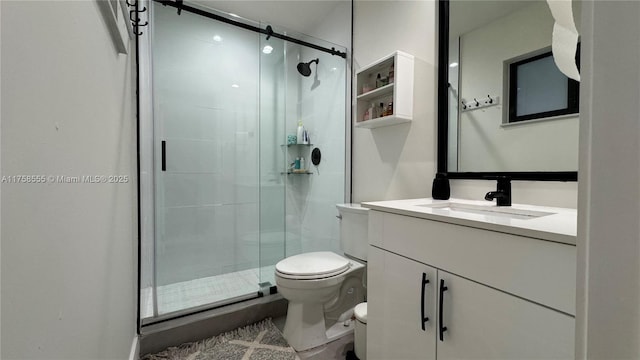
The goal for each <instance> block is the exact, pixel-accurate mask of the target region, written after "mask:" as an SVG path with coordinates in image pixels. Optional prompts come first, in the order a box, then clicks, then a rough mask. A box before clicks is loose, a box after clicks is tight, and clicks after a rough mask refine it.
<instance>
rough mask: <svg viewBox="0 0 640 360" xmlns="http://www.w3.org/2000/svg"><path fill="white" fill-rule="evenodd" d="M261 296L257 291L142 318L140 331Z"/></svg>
mask: <svg viewBox="0 0 640 360" xmlns="http://www.w3.org/2000/svg"><path fill="white" fill-rule="evenodd" d="M263 296H264V295H263V293H262V292H261V291H258V292H256V293H251V294H247V295H242V296H236V297H233V298H229V299H225V300H221V301H217V302H214V303H209V304H205V305H201V306H196V307H192V308H188V309H184V310H180V311H173V312H170V313H166V314H162V315H158V316H155V317H149V318H144V319H142V329H143V330H144V328H145V327H146V326H150V325H155V324H159V323H163V322H168V321H172V320H177V319H182V318H186V317H189V316H192V315H197V314H200V313H204V312H207V311H211V310H216V309H220V308H224V307H227V306H230V305H234V304H238V303H242V302H245V301H249V300H253V299H257V298H260V297H263ZM143 332H144V331H143Z"/></svg>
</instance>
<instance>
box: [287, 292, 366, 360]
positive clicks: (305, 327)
mask: <svg viewBox="0 0 640 360" xmlns="http://www.w3.org/2000/svg"><path fill="white" fill-rule="evenodd" d="M353 329H354V322H353V321H352V320H349V326H344V323H343V322H338V323H335V324H334V325H332V326H331V327H329V328H328V329H327V327H326V325H325V320H324V305H323V304H321V303H320V304H319V303H305V304H301V303H295V302H289V309H288V311H287V319H286V321H285V324H284V332H283V335H284V338H285V339H286V340H287V342H289V345H291V347H292V348H294V349H295V350H296V351H304V350H309V349H312V348H314V347H318V346H321V345H324V344H327V343H330V342H332V341H334V340H336V339H339V338H341V337H342V336H345V335H347V334H349V333H351V332H353Z"/></svg>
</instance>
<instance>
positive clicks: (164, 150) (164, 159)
mask: <svg viewBox="0 0 640 360" xmlns="http://www.w3.org/2000/svg"><path fill="white" fill-rule="evenodd" d="M162 171H167V142H166V141H165V140H162Z"/></svg>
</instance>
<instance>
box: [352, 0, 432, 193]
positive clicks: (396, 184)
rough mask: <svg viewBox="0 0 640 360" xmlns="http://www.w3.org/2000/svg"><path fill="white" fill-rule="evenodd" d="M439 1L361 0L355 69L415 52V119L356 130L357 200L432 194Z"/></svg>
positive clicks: (354, 188) (354, 187)
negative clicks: (437, 9) (399, 53)
mask: <svg viewBox="0 0 640 360" xmlns="http://www.w3.org/2000/svg"><path fill="white" fill-rule="evenodd" d="M436 7H437V2H435V1H356V2H355V10H354V40H353V58H354V69H353V70H354V72H357V71H358V69H360V68H362V67H364V66H367V65H369V64H370V63H372V62H374V61H376V60H378V59H380V58H382V57H384V56H386V55H389V54H391V53H392V52H394V51H395V50H401V51H404V52H407V53H409V54H411V55H413V56H415V87H414V101H413V103H414V109H413V114H414V119H413V121H412V122H411V123H408V124H400V125H395V126H388V127H383V128H377V129H372V130H369V129H360V128H358V129H354V130H353V136H352V138H353V149H352V151H353V154H352V167H353V184H352V191H353V192H352V194H353V201H354V202H361V201H371V200H389V199H402V198H416V197H426V196H430V195H431V181H432V180H433V177H434V174H435V168H436V164H435V159H436V83H437V76H436V67H437V57H436V50H435V49H437V37H436Z"/></svg>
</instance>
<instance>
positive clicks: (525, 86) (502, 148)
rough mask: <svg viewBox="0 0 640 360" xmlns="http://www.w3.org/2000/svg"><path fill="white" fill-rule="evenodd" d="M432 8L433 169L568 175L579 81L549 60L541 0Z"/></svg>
mask: <svg viewBox="0 0 640 360" xmlns="http://www.w3.org/2000/svg"><path fill="white" fill-rule="evenodd" d="M577 6H579V4H574V14H576V13H577V14H579V13H580V12H579V9H578V8H577ZM439 14H440V25H439V26H440V39H439V41H440V44H439V50H440V53H441V55H440V58H439V62H440V64H439V67H440V70H439V90H438V97H439V99H438V104H439V109H438V117H439V119H438V123H439V133H438V136H439V139H438V140H439V144H438V151H439V156H438V168H439V172H447V173H448V174H449V177H450V178H485V177H486V176H489V175H507V176H509V175H511V177H512V178H514V179H522V180H563V181H567V180H576V178H577V169H578V122H579V116H578V115H579V114H578V89H579V83H577V82H575V81H574V80H571V79H568V78H567V77H566V76H564V74H562V73H560V71H559V70H558V68H557V67H556V65H555V63H554V61H553V57H552V54H551V41H552V32H553V24H554V20H553V17H552V15H551V11H550V9H549V6H548V5H547V3H546V1H544V0H536V1H523V0H498V1H473V0H440V11H439ZM574 18H575V16H574ZM576 20H579V18H578V19H576ZM576 25H577V27H578V28H579V27H580V24H579V21H577V22H576ZM442 55H445V56H442Z"/></svg>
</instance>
